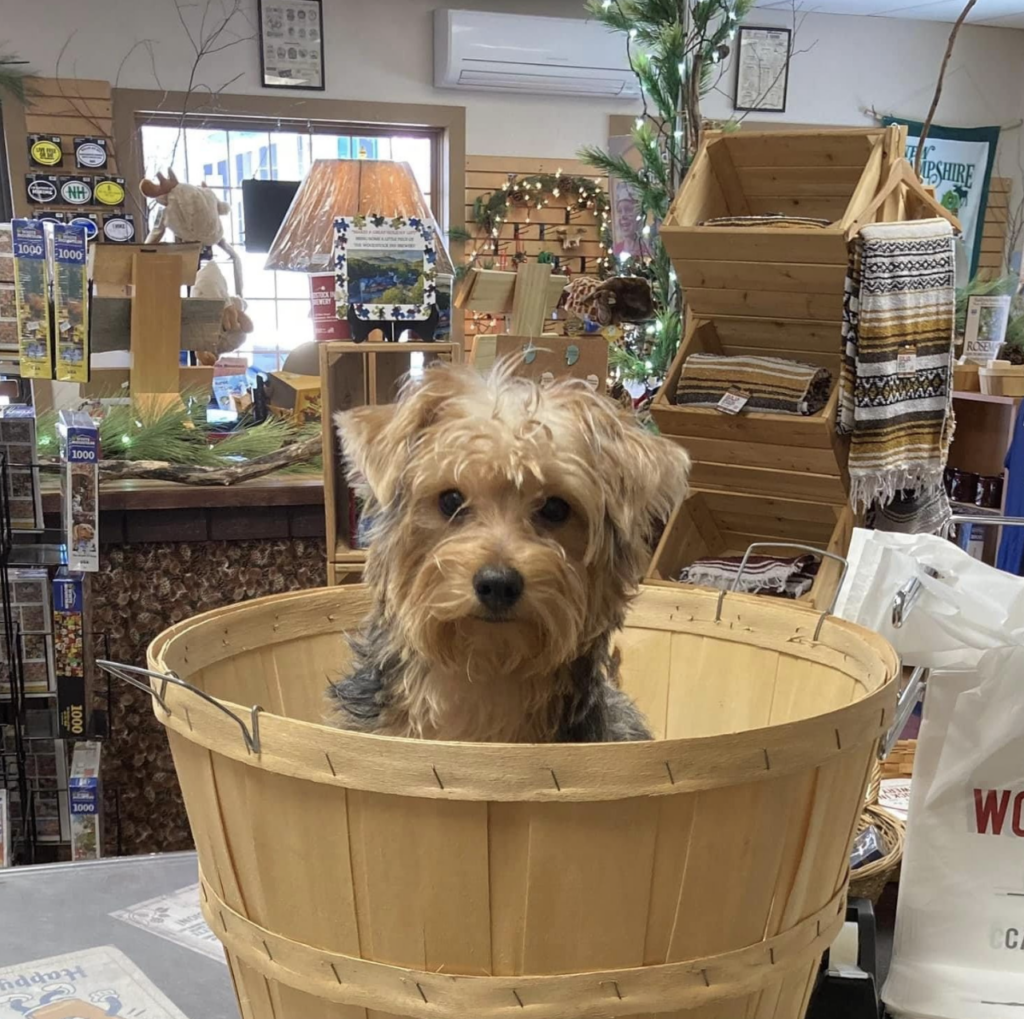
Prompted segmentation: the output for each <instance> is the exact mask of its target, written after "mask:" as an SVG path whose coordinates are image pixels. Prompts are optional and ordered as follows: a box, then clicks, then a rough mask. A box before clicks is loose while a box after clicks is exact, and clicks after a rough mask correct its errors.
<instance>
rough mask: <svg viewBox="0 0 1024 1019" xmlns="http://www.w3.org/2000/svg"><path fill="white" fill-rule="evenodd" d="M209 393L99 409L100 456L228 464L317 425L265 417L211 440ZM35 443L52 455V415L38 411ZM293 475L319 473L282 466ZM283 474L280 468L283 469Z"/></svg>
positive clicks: (310, 467)
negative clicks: (156, 404)
mask: <svg viewBox="0 0 1024 1019" xmlns="http://www.w3.org/2000/svg"><path fill="white" fill-rule="evenodd" d="M208 403H209V395H208V394H207V393H206V392H205V391H203V390H201V389H199V390H190V391H187V392H185V393H182V401H181V403H180V404H179V405H177V406H171V407H167V408H162V409H155V408H153V407H152V406H149V407H146V406H142V405H140V404H139V403H137V402H136V401H134V400H133V401H132V403H131V404H120V405H118V404H114V405H110V406H107V407H105V408H104V414H103V417H102V418H100V419H99V431H100V449H101V450H102V456H103V459H104V460H158V461H163V462H165V463H170V464H180V465H187V466H194V467H227V466H230V465H232V464H233V463H237V462H238V461H239V460H251V459H253V458H255V457H258V456H263V455H265V454H267V453H272V452H274V451H275V450H278V449H280V448H281V447H282V446H284V445H286V444H287V443H291V442H295V441H297V440H299V439H304V438H308V437H309V436H310V435H311V434H313V433H314V432H318V431H319V430H320V426H319V425H318V424H317V425H314V426H312V427H304V428H298V427H296V426H295V425H293V424H291V423H290V422H287V421H281V420H279V419H277V418H268V419H267V420H266V421H264V422H263V423H262V424H259V425H253V426H251V427H248V428H238V429H237V430H235V431H233V432H232V433H231V434H230V435H228V436H227V437H225V438H224V439H222V440H221V441H220V442H216V443H211V442H210V441H209V438H208V435H207V433H208V431H209V425H208V424H207V421H206V407H207V404H208ZM36 435H37V438H36V445H37V446H38V454H39V459H40V460H41V461H46V460H52V459H54V458H56V456H57V452H58V449H59V440H58V437H57V414H56V412H50V413H48V414H42V415H40V418H39V422H38V425H37V429H36ZM285 470H286V471H288V472H293V473H318V472H319V471H321V470H322V465H321V464H320V462H319V460H317V461H309V462H307V463H302V464H297V465H294V466H292V467H289V468H285ZM282 473H284V472H282Z"/></svg>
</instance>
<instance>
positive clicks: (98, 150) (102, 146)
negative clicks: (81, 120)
mask: <svg viewBox="0 0 1024 1019" xmlns="http://www.w3.org/2000/svg"><path fill="white" fill-rule="evenodd" d="M75 166H77V167H78V168H79V169H80V170H105V169H106V168H107V141H106V139H105V138H76V139H75Z"/></svg>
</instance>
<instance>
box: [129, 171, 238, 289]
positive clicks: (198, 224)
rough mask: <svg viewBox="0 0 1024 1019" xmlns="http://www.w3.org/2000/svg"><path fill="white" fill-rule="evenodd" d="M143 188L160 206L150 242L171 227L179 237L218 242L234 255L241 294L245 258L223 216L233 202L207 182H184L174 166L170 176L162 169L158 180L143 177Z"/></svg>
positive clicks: (209, 243) (194, 241) (187, 240)
mask: <svg viewBox="0 0 1024 1019" xmlns="http://www.w3.org/2000/svg"><path fill="white" fill-rule="evenodd" d="M139 190H140V191H141V192H142V193H143V195H145V197H146V198H149V199H150V200H151V201H154V202H156V204H157V206H158V210H157V218H156V222H155V223H154V224H153V229H152V230H150V232H149V236H147V237H146V243H147V244H157V243H159V242H160V241H162V240H163V238H164V234H165V233H166V232H167V230H168V229H170V231H171V233H173V234H174V237H175V240H178V241H183V242H185V243H189V244H202V245H203V246H204V247H210V248H212V247H213V246H214V245H216V246H217V247H219V248H220V249H221V250H222V251H224V252H225V253H226V254H227V256H228V257H229V258H230V259H231V262H232V265H233V266H234V271H235V293H236V294H238V296H239V297H241V295H242V260H241V258H239V256H238V252H237V251H235V249H234V248H233V247H232V246H231V245H230V244H229V243H228V242H227V240H226V239H225V237H224V224H223V223H222V222H221V220H220V218H221V216H226V215H227V214H228V213H229V212H230V211H231V206H230V205H228V204H227V203H226V202H222V201H220V199H218V198H217V196H216V195H215V194H214V193H213V192H212V191H211V190H210V189H209V188H208V187H207V186H206V184H205V183H204V184H200V185H199V186H198V187H197V186H196V185H195V184H182V183H180V182H179V181H178V178H177V177H176V176H175V175H174V171H173V170H168V171H167V176H166V177H165V176H164V175H163V174H162V173H158V174H157V175H156V181H155V182H154V181H151V180H143V182H142V183H141V184H140V185H139Z"/></svg>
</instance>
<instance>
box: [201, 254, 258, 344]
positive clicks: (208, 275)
mask: <svg viewBox="0 0 1024 1019" xmlns="http://www.w3.org/2000/svg"><path fill="white" fill-rule="evenodd" d="M192 296H193V297H203V298H206V299H207V300H219V301H223V302H224V310H223V311H222V312H221V317H220V334H219V335H218V337H217V340H216V342H215V344H214V346H213V349H212V350H211V349H207V350H202V351H198V352H197V355H198V358H199V361H200V363H201V364H215V363H216V361H217V358H218V357H220V356H221V354H228V353H230V352H231V351H232V350H237V349H238V348H239V347H240V346H241V345H242V344H243V343H244V342H245V337H246V335H247V334H248V333H251V332H252V330H253V324H252V319H251V318H249V316H248V315H246V313H245V301H243V300H242V298H241V297H232V296H231V295H230V294H228V283H227V280H226V279H224V275H223V273H222V272H221V271H220V266H218V265H217V263H216V262H207V263H206V265H204V266H203V267H202V269H200V270H199V272H198V273H196V282H195V285H194V286H193V287H192Z"/></svg>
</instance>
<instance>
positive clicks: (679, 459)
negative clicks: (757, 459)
mask: <svg viewBox="0 0 1024 1019" xmlns="http://www.w3.org/2000/svg"><path fill="white" fill-rule="evenodd" d="M570 392H571V393H572V397H571V398H572V399H573V400H575V401H579V405H578V406H577V407H576V409H575V417H576V419H577V422H578V423H579V424H580V425H581V426H582V427H583V428H584V430H586V431H587V432H589V433H590V435H589V441H590V445H591V447H592V448H593V449H594V450H596V451H597V452H598V462H599V469H600V472H601V477H602V481H603V484H604V488H605V516H606V519H607V521H608V523H609V524H610V525H611V527H612V530H613V531H614V533H615V538H616V544H617V545H620V546H624V548H622V549H621V550H622V551H627V552H629V553H632V554H633V555H635V556H640V555H641V552H642V549H643V547H644V546H645V544H646V543H647V542H648V541H649V540H650V538H651V536H652V534H653V532H654V530H655V528H656V527H657V525H658V524H659V523H663V522H665V521H667V520H668V518H669V516H671V514H672V511H673V510H674V509H675V508H676V506H678V505H679V503H680V502H682V500H683V499H684V498H685V497H686V494H687V491H688V484H687V482H688V477H689V473H690V457H689V455H688V454H687V452H686V450H685V449H683V448H682V447H681V446H679V445H677V444H676V443H674V442H672V441H671V440H670V439H666V438H665V437H664V436H662V435H658V434H656V433H654V432H651V431H649V430H648V429H646V428H644V427H643V426H642V425H641V424H640V422H639V421H638V420H637V418H636V416H635V415H634V414H632V413H629V412H627V411H624V410H623V409H622V408H620V407H618V406H617V405H616V404H614V403H613V402H612V401H611V400H609V399H607V398H606V397H603V396H599V395H598V394H597V393H594V392H592V391H591V390H589V389H580V388H576V389H573V390H571V391H570Z"/></svg>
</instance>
